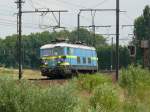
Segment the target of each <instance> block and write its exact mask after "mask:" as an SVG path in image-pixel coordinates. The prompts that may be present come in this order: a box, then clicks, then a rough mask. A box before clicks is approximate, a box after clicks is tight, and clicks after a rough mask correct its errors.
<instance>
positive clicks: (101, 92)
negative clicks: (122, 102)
mask: <svg viewBox="0 0 150 112" xmlns="http://www.w3.org/2000/svg"><path fill="white" fill-rule="evenodd" d="M90 105H91V107H92V108H93V109H94V110H96V112H116V111H118V107H119V98H118V95H117V91H116V90H115V88H114V87H113V86H112V85H110V84H106V83H105V84H102V85H100V86H98V87H97V88H96V89H95V90H94V95H93V96H92V97H91V99H90Z"/></svg>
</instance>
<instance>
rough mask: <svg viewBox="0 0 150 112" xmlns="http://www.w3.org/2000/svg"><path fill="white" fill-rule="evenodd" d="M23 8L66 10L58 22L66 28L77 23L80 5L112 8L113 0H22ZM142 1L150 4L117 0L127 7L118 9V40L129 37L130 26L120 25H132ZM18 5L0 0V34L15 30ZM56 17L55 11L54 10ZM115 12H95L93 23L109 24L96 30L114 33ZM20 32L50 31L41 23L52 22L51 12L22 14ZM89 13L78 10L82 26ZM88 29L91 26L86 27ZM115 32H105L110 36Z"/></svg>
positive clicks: (88, 20) (89, 19)
mask: <svg viewBox="0 0 150 112" xmlns="http://www.w3.org/2000/svg"><path fill="white" fill-rule="evenodd" d="M24 1H25V3H24V4H23V10H24V11H28V10H30V11H31V10H34V9H39V8H40V9H41V10H44V9H46V8H49V9H50V10H68V11H69V12H67V13H62V14H61V26H65V27H66V29H68V30H73V29H75V28H76V27H77V14H78V12H79V9H85V8H90V9H91V8H92V9H115V7H116V0H24ZM145 5H150V0H120V10H122V11H126V12H122V13H120V41H121V44H128V42H129V40H131V39H132V35H130V34H133V27H122V25H133V24H134V20H135V19H136V18H137V17H139V16H140V15H142V12H143V9H144V7H145ZM16 12H17V5H16V4H15V0H0V38H5V37H6V36H8V35H12V34H16V32H17V28H16V14H15V13H16ZM55 15H56V17H58V14H55ZM115 21H116V20H115V12H114V11H111V12H96V14H95V25H100V26H101V25H104V26H105V25H111V27H110V28H97V29H96V33H98V34H115V29H116V28H115V24H116V23H115ZM22 23H23V29H22V32H23V34H30V33H32V32H42V31H52V29H45V28H43V25H48V26H50V25H51V26H53V25H56V21H55V19H54V17H53V15H52V14H47V15H45V16H41V14H23V20H22ZM91 24H92V17H91V13H90V12H82V13H81V26H84V25H88V26H89V25H91ZM89 30H91V29H89ZM112 37H113V38H114V39H115V36H110V35H105V38H107V39H108V40H110V39H111V38H112Z"/></svg>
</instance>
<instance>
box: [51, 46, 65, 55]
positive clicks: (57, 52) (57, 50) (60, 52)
mask: <svg viewBox="0 0 150 112" xmlns="http://www.w3.org/2000/svg"><path fill="white" fill-rule="evenodd" d="M53 54H54V56H58V55H63V54H64V48H63V47H55V48H53Z"/></svg>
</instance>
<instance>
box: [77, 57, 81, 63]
mask: <svg viewBox="0 0 150 112" xmlns="http://www.w3.org/2000/svg"><path fill="white" fill-rule="evenodd" d="M77 63H78V64H80V63H81V60H80V57H79V56H78V57H77Z"/></svg>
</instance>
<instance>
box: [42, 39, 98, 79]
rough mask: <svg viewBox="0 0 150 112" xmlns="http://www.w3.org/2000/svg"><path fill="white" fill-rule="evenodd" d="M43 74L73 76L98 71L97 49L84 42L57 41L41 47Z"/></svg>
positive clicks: (48, 75)
mask: <svg viewBox="0 0 150 112" xmlns="http://www.w3.org/2000/svg"><path fill="white" fill-rule="evenodd" d="M40 57H41V74H42V75H43V76H47V77H71V76H72V75H77V74H78V73H94V72H97V71H98V58H97V53H96V49H95V48H94V47H90V46H87V45H85V44H82V43H75V44H72V43H68V42H55V43H52V44H46V45H44V46H41V48H40Z"/></svg>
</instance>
